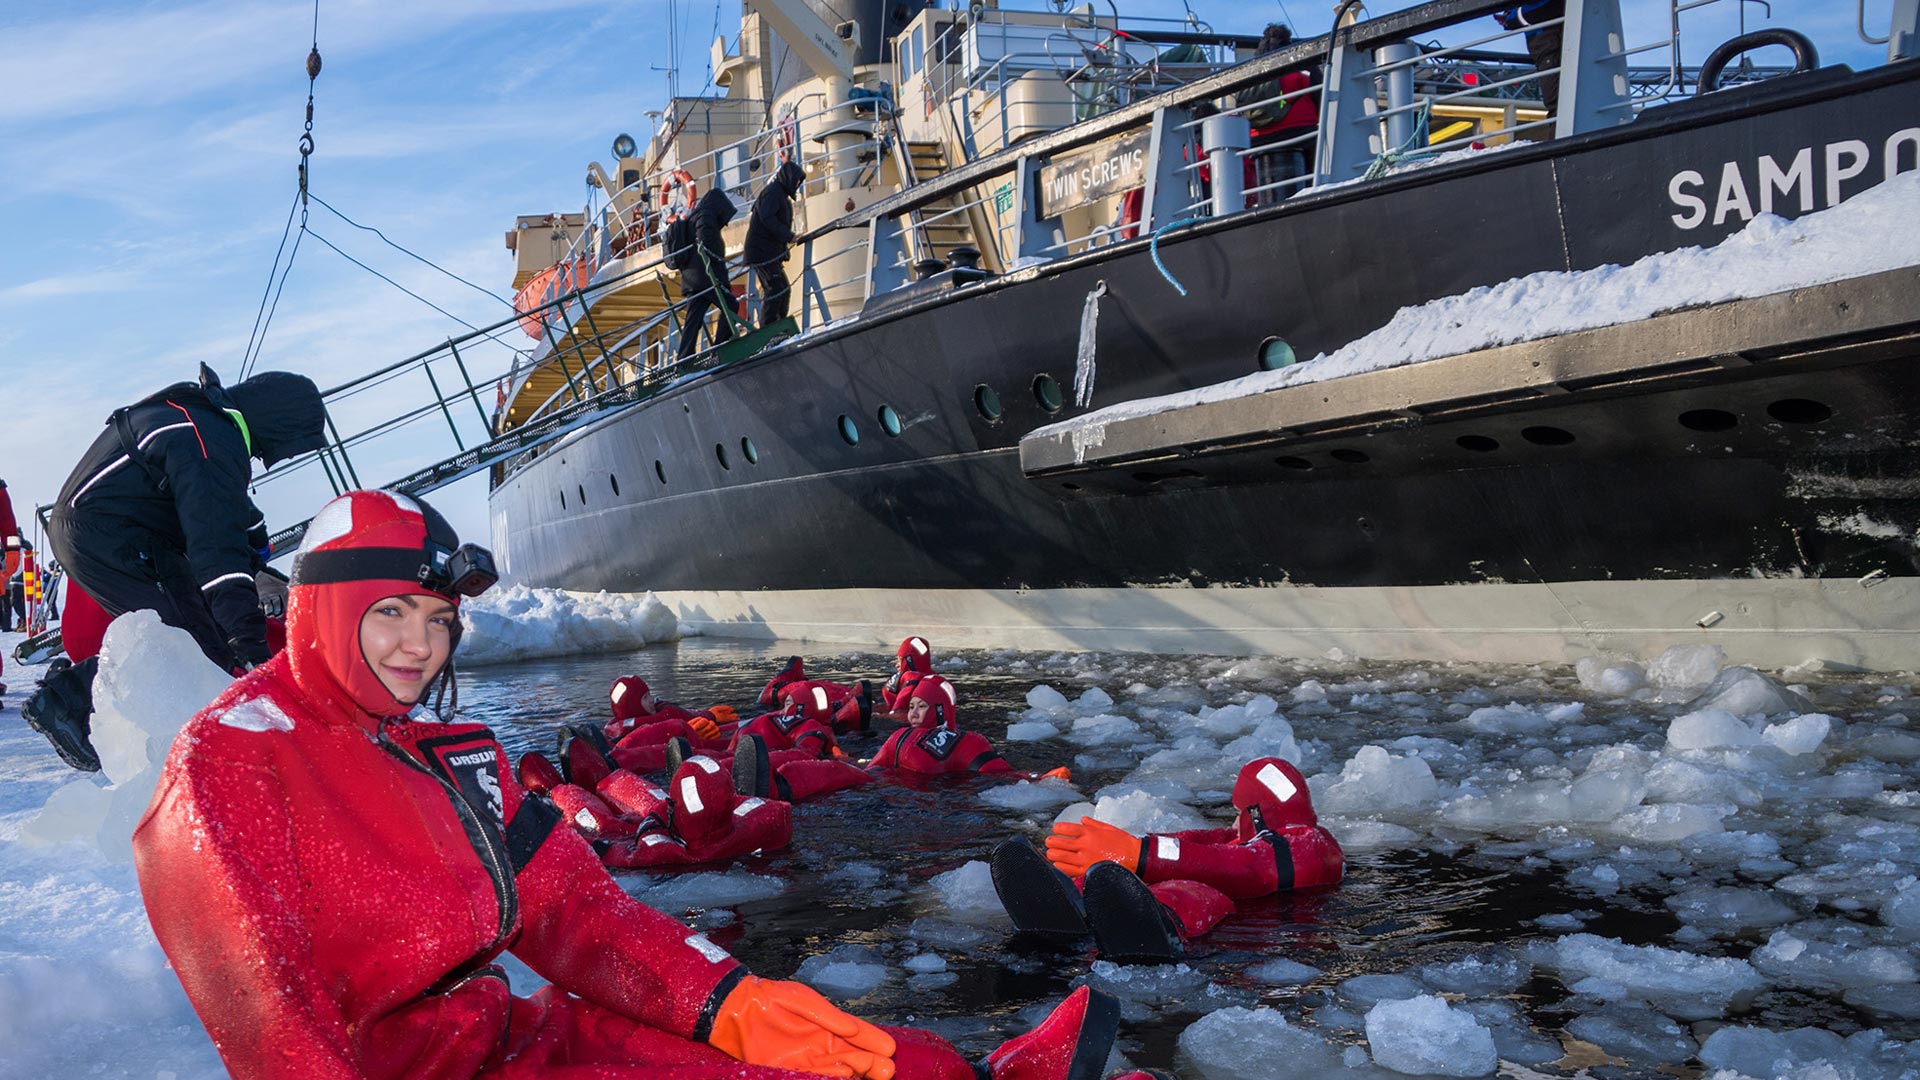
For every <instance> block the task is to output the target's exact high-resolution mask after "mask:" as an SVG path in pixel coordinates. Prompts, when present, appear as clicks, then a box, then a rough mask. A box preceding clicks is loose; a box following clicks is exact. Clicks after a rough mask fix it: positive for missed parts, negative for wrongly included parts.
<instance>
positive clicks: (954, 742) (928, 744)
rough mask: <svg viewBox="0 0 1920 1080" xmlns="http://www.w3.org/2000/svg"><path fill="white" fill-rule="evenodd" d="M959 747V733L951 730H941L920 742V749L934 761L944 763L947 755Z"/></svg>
mask: <svg viewBox="0 0 1920 1080" xmlns="http://www.w3.org/2000/svg"><path fill="white" fill-rule="evenodd" d="M959 745H960V733H959V732H957V731H954V730H953V729H951V728H941V729H940V730H938V731H936V732H934V733H933V734H931V735H927V736H925V737H924V738H922V739H921V740H920V749H922V750H924V751H926V753H927V756H928V757H931V758H932V759H933V760H935V761H945V760H947V757H948V755H950V754H952V753H953V751H954V749H955V748H956V747H958V746H959Z"/></svg>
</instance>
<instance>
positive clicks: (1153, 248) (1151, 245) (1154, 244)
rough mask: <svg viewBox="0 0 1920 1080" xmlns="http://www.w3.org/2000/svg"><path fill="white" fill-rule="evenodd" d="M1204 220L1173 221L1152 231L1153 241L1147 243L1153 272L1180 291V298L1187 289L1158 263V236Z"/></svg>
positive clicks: (1164, 265) (1164, 266)
mask: <svg viewBox="0 0 1920 1080" xmlns="http://www.w3.org/2000/svg"><path fill="white" fill-rule="evenodd" d="M1205 220H1207V219H1206V218H1197V217H1190V218H1181V219H1180V220H1179V221H1175V222H1173V223H1171V224H1167V225H1162V226H1160V227H1159V228H1157V229H1155V230H1153V239H1151V240H1149V241H1147V253H1148V254H1149V255H1152V256H1153V268H1154V269H1155V270H1158V271H1160V276H1161V277H1163V278H1166V279H1167V284H1169V285H1171V286H1173V287H1174V288H1175V289H1178V290H1179V291H1180V295H1181V296H1185V295H1187V287H1186V286H1185V285H1182V284H1180V279H1179V278H1176V277H1174V276H1173V272H1172V271H1170V270H1168V269H1167V264H1166V263H1163V262H1161V261H1160V236H1161V234H1163V233H1167V232H1171V231H1172V230H1174V229H1177V228H1179V227H1180V226H1182V225H1193V224H1197V223H1199V222H1202V221H1205Z"/></svg>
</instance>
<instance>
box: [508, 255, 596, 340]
mask: <svg viewBox="0 0 1920 1080" xmlns="http://www.w3.org/2000/svg"><path fill="white" fill-rule="evenodd" d="M556 278H560V279H562V280H561V283H560V286H559V287H558V288H557V289H555V290H554V291H555V293H556V294H559V293H569V292H572V291H574V290H575V289H584V288H586V287H587V282H589V281H591V280H593V264H592V263H591V262H589V261H587V260H586V259H574V260H572V261H570V262H557V263H554V264H553V265H552V266H549V267H547V268H546V269H545V270H542V271H540V272H539V273H537V274H535V275H533V277H532V278H530V279H528V281H527V283H526V284H525V285H522V286H520V291H519V292H517V293H514V294H513V310H515V311H517V312H519V313H520V329H522V330H524V331H526V333H527V336H528V337H530V338H532V339H534V340H535V341H538V340H540V337H541V325H540V324H541V316H540V315H533V314H529V312H531V311H533V310H534V309H535V308H537V307H539V306H540V305H541V304H544V303H546V302H547V300H548V296H547V287H548V286H549V285H552V284H553V282H554V279H556Z"/></svg>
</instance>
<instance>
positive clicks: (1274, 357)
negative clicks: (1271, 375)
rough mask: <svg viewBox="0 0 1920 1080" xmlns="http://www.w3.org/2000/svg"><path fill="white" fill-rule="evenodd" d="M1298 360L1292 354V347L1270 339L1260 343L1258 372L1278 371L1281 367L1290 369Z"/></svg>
mask: <svg viewBox="0 0 1920 1080" xmlns="http://www.w3.org/2000/svg"><path fill="white" fill-rule="evenodd" d="M1298 359H1299V358H1298V357H1296V356H1294V354H1293V346H1291V345H1289V344H1287V343H1286V342H1285V341H1284V340H1282V339H1281V338H1277V337H1270V338H1268V339H1267V340H1265V341H1263V342H1261V343H1260V370H1261V371H1279V370H1280V369H1281V368H1283V367H1292V366H1293V365H1294V363H1295V362H1296V361H1297V360H1298Z"/></svg>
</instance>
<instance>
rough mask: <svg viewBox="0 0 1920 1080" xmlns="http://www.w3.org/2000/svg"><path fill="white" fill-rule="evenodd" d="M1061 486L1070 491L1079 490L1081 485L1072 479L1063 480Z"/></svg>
mask: <svg viewBox="0 0 1920 1080" xmlns="http://www.w3.org/2000/svg"><path fill="white" fill-rule="evenodd" d="M1060 486H1061V487H1062V488H1064V489H1066V490H1068V491H1079V490H1080V485H1079V484H1076V483H1074V482H1073V481H1071V480H1067V481H1063V482H1062V483H1061V484H1060Z"/></svg>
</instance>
